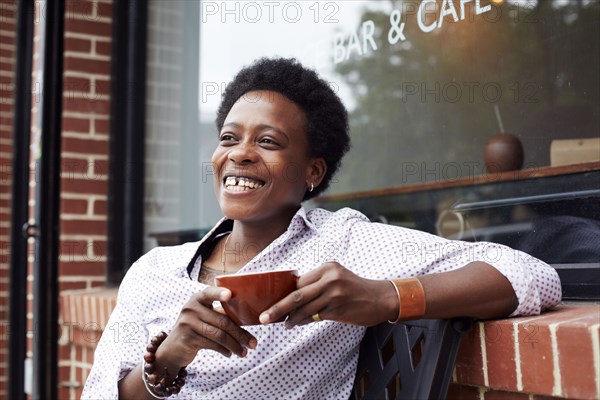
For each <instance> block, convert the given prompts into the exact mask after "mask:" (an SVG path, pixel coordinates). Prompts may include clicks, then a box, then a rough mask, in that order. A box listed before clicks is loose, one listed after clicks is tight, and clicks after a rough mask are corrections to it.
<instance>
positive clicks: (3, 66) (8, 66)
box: [0, 62, 14, 83]
mask: <svg viewBox="0 0 600 400" xmlns="http://www.w3.org/2000/svg"><path fill="white" fill-rule="evenodd" d="M13 66H14V64H13V63H12V62H11V63H5V62H2V63H0V71H11V72H13V71H14V68H13ZM12 79H13V78H9V79H8V80H7V82H8V83H12Z"/></svg>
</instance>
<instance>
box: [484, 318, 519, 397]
mask: <svg viewBox="0 0 600 400" xmlns="http://www.w3.org/2000/svg"><path fill="white" fill-rule="evenodd" d="M484 329H485V347H486V355H487V370H488V382H489V385H490V387H493V388H498V389H509V390H511V389H514V388H516V386H517V375H516V364H515V338H514V334H513V327H512V323H511V322H510V320H504V321H490V322H486V324H485V328H484Z"/></svg>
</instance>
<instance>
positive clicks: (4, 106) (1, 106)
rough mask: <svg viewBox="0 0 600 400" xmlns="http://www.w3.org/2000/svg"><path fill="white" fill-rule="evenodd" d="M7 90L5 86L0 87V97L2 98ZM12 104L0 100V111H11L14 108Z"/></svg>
mask: <svg viewBox="0 0 600 400" xmlns="http://www.w3.org/2000/svg"><path fill="white" fill-rule="evenodd" d="M6 92H8V90H7V89H5V88H1V89H0V98H2V96H3V95H4V93H6ZM11 93H12V92H11ZM14 108H15V107H14V106H13V105H12V104H9V103H6V102H3V101H0V111H2V112H13V110H14Z"/></svg>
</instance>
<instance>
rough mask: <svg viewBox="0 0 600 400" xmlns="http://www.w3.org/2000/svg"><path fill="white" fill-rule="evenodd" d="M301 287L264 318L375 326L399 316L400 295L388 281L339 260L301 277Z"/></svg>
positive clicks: (266, 320)
mask: <svg viewBox="0 0 600 400" xmlns="http://www.w3.org/2000/svg"><path fill="white" fill-rule="evenodd" d="M297 287H298V289H297V290H296V291H294V292H292V293H291V294H289V295H288V296H287V297H285V298H284V299H283V300H281V301H279V302H278V303H276V304H275V305H273V306H272V307H270V308H269V309H267V310H265V311H264V312H263V313H262V314H261V316H260V321H261V322H262V323H263V324H268V323H271V322H274V321H277V320H278V319H280V318H281V317H284V316H286V315H288V319H287V321H286V323H285V324H286V327H288V328H291V327H293V326H295V325H305V324H308V323H310V322H315V321H316V320H317V319H314V318H313V316H315V317H316V314H317V313H318V317H319V318H320V319H321V320H332V321H338V322H344V323H347V324H352V325H362V326H373V325H377V324H379V323H381V322H383V321H387V320H395V319H396V318H397V316H398V307H399V304H398V296H397V295H396V291H395V290H394V287H393V286H392V284H391V283H390V282H389V281H386V280H371V279H364V278H361V277H359V276H358V275H356V274H354V273H353V272H351V271H349V270H347V269H346V268H344V267H343V266H342V265H340V264H339V263H337V262H328V263H325V264H323V265H321V266H320V267H319V268H316V269H314V270H312V271H309V272H307V273H306V274H304V275H302V276H301V277H300V278H299V279H298V286H297Z"/></svg>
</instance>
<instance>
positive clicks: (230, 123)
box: [221, 122, 240, 129]
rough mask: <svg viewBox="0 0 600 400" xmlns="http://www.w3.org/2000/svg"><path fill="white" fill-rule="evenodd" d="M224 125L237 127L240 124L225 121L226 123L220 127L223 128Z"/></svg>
mask: <svg viewBox="0 0 600 400" xmlns="http://www.w3.org/2000/svg"><path fill="white" fill-rule="evenodd" d="M225 127H231V128H239V127H240V125H239V124H236V123H235V122H228V123H226V124H223V127H222V128H221V129H223V128H225Z"/></svg>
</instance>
